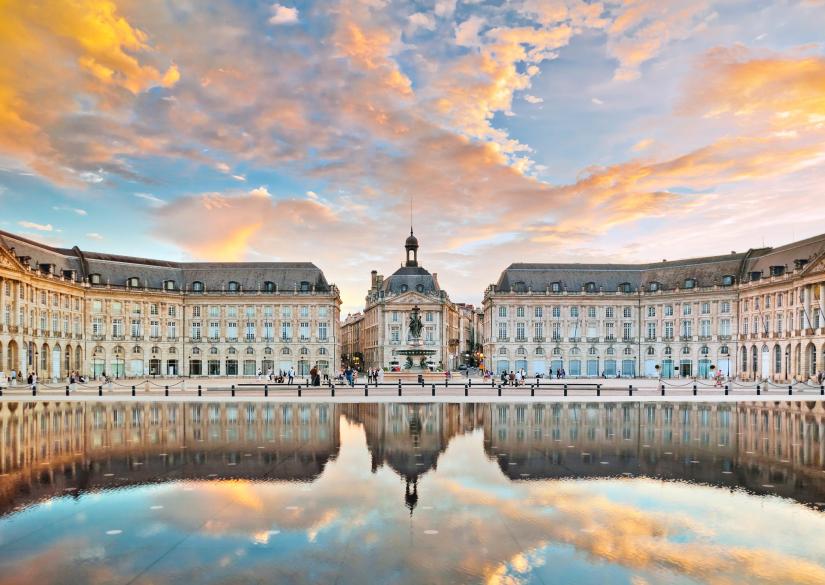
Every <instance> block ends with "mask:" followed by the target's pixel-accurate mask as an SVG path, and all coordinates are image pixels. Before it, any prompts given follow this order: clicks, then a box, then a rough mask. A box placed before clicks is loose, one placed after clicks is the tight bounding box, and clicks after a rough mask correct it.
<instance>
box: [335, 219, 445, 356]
mask: <svg viewBox="0 0 825 585" xmlns="http://www.w3.org/2000/svg"><path fill="white" fill-rule="evenodd" d="M404 247H405V249H406V252H407V258H406V261H405V263H404V264H403V265H402V266H401V268H399V269H398V270H396V271H395V272H394V273H393V274H392V275H390V276H389V278H386V279H385V278H384V277H383V276H382V275H380V274H378V272H377V271H375V270H373V271H372V276H371V281H370V289H369V291H368V292H367V297H366V303H365V306H364V312H363V318H362V319H361V318H353V319H352V320H348V321H345V322H344V324H343V327H342V335H343V336H344V338H345V339H353V340H355V339H357V340H358V341H357V343H358V345H357V347H353V348H352V349H351V350H350V351H349V352H345V353H348V354H349V355H355V354H359V355H362V356H363V358H362V359H363V363H362V367H364V368H374V367H382V368H387V369H392V368H395V367H398V368H402V369H403V368H405V367H408V366H410V365H413V366H423V367H426V368H432V369H438V368H451V369H452V368H455V367H457V365H458V363H459V360H460V355H459V352H460V339H459V312H458V309H457V307H456V305H455V304H454V303H453V302H452V301H450V298H449V296H448V295H447V292H446V291H444V290H442V289H441V287H440V286H439V284H438V275H437V274H431V273H430V272H428V271H427V270H425V269H424V268H423V267H421V266H419V264H418V239H417V238H416V237H415V236H414V235H413V233H412V230H410V235H409V237H408V238H407V240H406V242H405V243H404ZM414 307H418V309H419V311H420V315H421V321H422V325H423V328H422V332H421V338H422V346H421V348H422V349H423V350H432V355H430V356H426V357H425V356H422V357H420V358H418V357H416V358H409V359H408V356H403V355H401V354H400V353H398V351H399V350H409V349H412V348H413V346H412V345H411V341H412V339H411V337H410V332H409V321H410V314H411V312H412V310H413V308H414ZM356 328H360V333H356V332H355V329H356ZM412 360H416V361H417V362H418V363H415V362H413V361H412Z"/></svg>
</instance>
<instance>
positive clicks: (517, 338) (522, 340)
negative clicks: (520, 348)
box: [516, 336, 527, 343]
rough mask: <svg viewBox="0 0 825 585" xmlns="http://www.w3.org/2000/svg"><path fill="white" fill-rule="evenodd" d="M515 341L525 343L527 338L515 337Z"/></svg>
mask: <svg viewBox="0 0 825 585" xmlns="http://www.w3.org/2000/svg"><path fill="white" fill-rule="evenodd" d="M516 342H518V343H527V338H526V337H524V336H521V337H516Z"/></svg>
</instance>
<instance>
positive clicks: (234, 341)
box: [226, 337, 238, 343]
mask: <svg viewBox="0 0 825 585" xmlns="http://www.w3.org/2000/svg"><path fill="white" fill-rule="evenodd" d="M226 341H228V342H229V343H238V338H237V337H227V338H226Z"/></svg>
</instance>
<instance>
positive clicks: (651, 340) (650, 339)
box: [645, 335, 656, 343]
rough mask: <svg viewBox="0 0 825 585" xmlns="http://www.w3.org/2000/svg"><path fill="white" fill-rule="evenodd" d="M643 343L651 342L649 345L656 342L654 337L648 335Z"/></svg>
mask: <svg viewBox="0 0 825 585" xmlns="http://www.w3.org/2000/svg"><path fill="white" fill-rule="evenodd" d="M645 341H648V342H651V343H652V342H654V341H656V336H655V335H653V336H652V337H651V336H650V335H648V336H647V337H645Z"/></svg>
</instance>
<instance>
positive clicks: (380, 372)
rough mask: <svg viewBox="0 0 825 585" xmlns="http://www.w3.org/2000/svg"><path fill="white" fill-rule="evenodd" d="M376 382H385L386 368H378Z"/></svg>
mask: <svg viewBox="0 0 825 585" xmlns="http://www.w3.org/2000/svg"><path fill="white" fill-rule="evenodd" d="M375 383H376V384H383V383H384V368H378V369H377V370H376V374H375Z"/></svg>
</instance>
